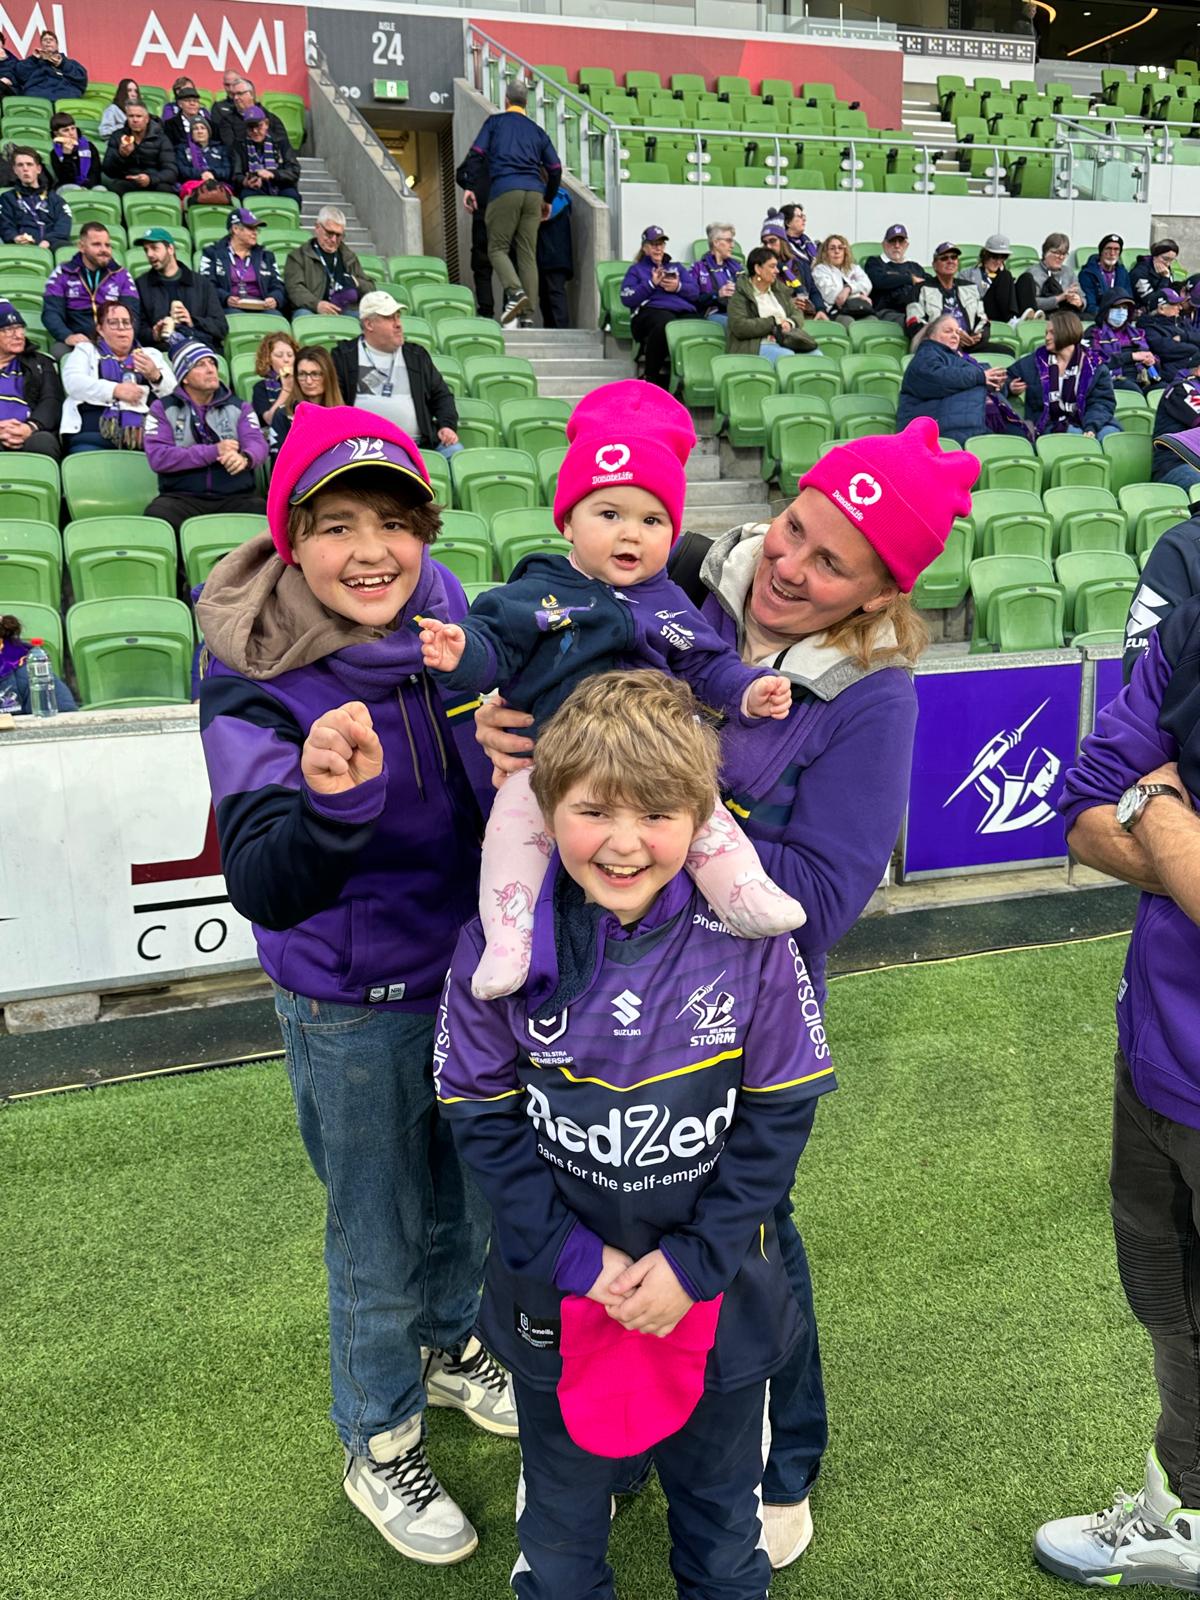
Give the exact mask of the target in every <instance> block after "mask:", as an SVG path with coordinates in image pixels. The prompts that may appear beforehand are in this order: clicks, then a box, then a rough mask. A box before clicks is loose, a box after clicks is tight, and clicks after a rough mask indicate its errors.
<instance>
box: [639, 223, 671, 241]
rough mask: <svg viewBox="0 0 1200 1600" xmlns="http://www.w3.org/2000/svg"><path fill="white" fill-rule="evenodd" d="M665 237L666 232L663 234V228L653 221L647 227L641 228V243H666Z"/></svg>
mask: <svg viewBox="0 0 1200 1600" xmlns="http://www.w3.org/2000/svg"><path fill="white" fill-rule="evenodd" d="M667 237H668V236H667V234H665V233H664V232H663V230H662V229H661V228H660V227H658V226H657V225H656V224H654V223H651V224H650V226H649V227H648V228H644V229H643V230H642V243H643V244H666V242H667Z"/></svg>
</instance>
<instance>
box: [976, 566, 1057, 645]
mask: <svg viewBox="0 0 1200 1600" xmlns="http://www.w3.org/2000/svg"><path fill="white" fill-rule="evenodd" d="M1063 609H1064V606H1063V592H1062V590H1061V588H1059V586H1058V584H1045V583H1040V584H1020V585H1017V586H1015V587H1011V588H1003V589H997V590H996V592H995V593H994V594H993V595H992V599H991V605H990V608H989V619H988V621H989V626H990V628H991V629H992V632H993V635H994V638H995V644H996V649H997V650H999V651H1001V652H1013V651H1017V650H1058V649H1060V648H1061V647H1062V643H1063Z"/></svg>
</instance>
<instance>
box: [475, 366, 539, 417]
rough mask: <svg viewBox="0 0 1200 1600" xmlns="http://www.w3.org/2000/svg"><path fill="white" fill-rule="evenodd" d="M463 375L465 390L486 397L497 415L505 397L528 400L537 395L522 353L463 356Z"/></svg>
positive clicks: (530, 371)
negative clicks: (519, 354)
mask: <svg viewBox="0 0 1200 1600" xmlns="http://www.w3.org/2000/svg"><path fill="white" fill-rule="evenodd" d="M463 376H464V378H465V379H466V384H467V392H468V393H469V394H472V395H474V396H475V398H476V399H477V400H490V401H491V403H492V404H493V405H494V406H495V407H496V411H497V415H499V409H500V406H501V404H502V402H503V401H505V400H522V399H527V400H532V399H533V397H534V396H535V395H536V394H537V378H536V377H535V376H534V371H533V367H532V366H531V365H530V363H529V362H528V361H526V360H525V359H524V358H523V357H522V356H466V357H464V358H463Z"/></svg>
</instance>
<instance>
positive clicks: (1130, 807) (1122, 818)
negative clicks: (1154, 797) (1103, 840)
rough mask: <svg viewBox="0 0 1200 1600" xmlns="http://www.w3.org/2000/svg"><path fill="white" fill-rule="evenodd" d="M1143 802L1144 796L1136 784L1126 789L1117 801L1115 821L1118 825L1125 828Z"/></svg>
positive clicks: (1144, 801)
mask: <svg viewBox="0 0 1200 1600" xmlns="http://www.w3.org/2000/svg"><path fill="white" fill-rule="evenodd" d="M1145 803H1146V797H1145V795H1144V794H1143V793H1142V791H1141V790H1140V789H1139V788H1138V787H1137V785H1136V784H1135V785H1134V786H1133V788H1132V789H1126V791H1125V793H1124V794H1123V795H1122V796H1121V798H1120V799H1119V800H1118V801H1117V822H1118V823H1119V824H1120V826H1121V827H1122V828H1127V827H1128V826H1129V824H1130V823H1131V822H1132V821H1133V819H1134V818H1135V817H1136V816H1137V814H1138V812H1139V811H1140V810H1141V809H1142V806H1143V805H1144V804H1145Z"/></svg>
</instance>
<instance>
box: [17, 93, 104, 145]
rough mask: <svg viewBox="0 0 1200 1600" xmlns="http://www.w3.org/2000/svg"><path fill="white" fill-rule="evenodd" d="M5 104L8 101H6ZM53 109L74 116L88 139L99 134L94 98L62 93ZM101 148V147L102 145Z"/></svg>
mask: <svg viewBox="0 0 1200 1600" xmlns="http://www.w3.org/2000/svg"><path fill="white" fill-rule="evenodd" d="M25 98H26V99H28V98H29V97H28V96H26V97H25ZM7 104H9V102H6V105H7ZM43 104H44V102H43ZM54 109H55V111H63V112H65V113H66V114H67V115H68V116H70V117H74V118H75V126H76V127H77V128H78V129H79V131H80V133H83V134H86V135H87V137H88V138H89V139H93V138H97V137H98V136H99V131H100V117H101V111H100V109H99V108H98V107H97V105H96V102H95V101H94V100H88V99H86V98H85V97H84V96H83V95H64V96H63V98H62V99H61V100H56V101H55V102H54ZM101 149H103V145H102V146H101Z"/></svg>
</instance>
